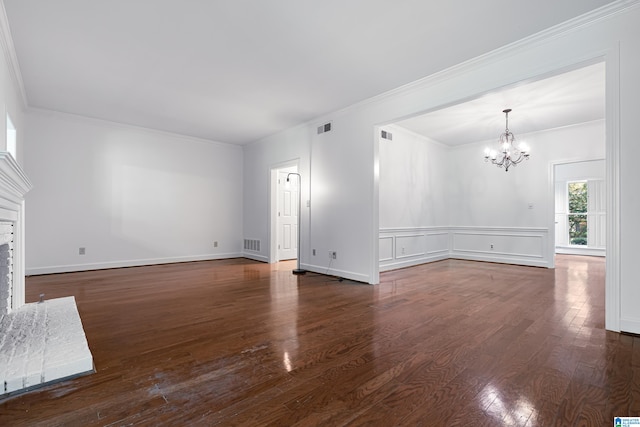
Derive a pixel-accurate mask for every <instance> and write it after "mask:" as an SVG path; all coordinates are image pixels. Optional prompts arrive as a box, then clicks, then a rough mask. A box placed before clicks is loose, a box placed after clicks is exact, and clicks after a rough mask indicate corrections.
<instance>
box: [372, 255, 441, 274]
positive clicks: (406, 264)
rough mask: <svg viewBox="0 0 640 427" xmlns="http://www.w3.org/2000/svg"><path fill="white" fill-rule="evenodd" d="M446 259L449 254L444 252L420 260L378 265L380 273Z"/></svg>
mask: <svg viewBox="0 0 640 427" xmlns="http://www.w3.org/2000/svg"><path fill="white" fill-rule="evenodd" d="M448 258H450V256H449V253H448V252H445V253H441V254H438V255H431V256H423V257H420V258H413V259H405V260H400V261H398V260H396V261H393V262H385V263H380V272H383V271H391V270H397V269H399V268H407V267H413V266H416V265H420V264H427V263H429V262H436V261H442V260H443V259H448Z"/></svg>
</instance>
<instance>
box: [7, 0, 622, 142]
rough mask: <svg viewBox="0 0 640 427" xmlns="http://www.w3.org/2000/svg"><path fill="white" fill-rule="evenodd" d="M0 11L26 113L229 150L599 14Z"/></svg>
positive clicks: (454, 6)
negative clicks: (169, 135) (120, 126)
mask: <svg viewBox="0 0 640 427" xmlns="http://www.w3.org/2000/svg"><path fill="white" fill-rule="evenodd" d="M0 1H3V3H4V7H5V9H6V14H7V17H8V21H9V25H10V29H11V34H12V37H13V42H14V46H15V50H16V56H17V58H18V63H19V66H20V69H21V74H22V78H23V82H24V87H25V92H26V98H27V102H28V105H29V106H30V107H36V108H44V109H51V110H56V111H62V112H67V113H72V114H78V115H83V116H88V117H94V118H99V119H104V120H110V121H115V122H120V123H126V124H132V125H137V126H143V127H148V128H153V129H159V130H164V131H169V132H174V133H178V134H183V135H190V136H194V137H200V138H205V139H209V140H215V141H220V142H227V143H233V144H244V143H248V142H252V141H255V140H257V139H259V138H262V137H265V136H268V135H271V134H274V133H276V132H278V131H281V130H283V129H286V128H289V127H292V126H296V125H298V124H300V123H304V122H307V121H309V120H311V119H313V118H315V117H318V116H321V115H323V114H326V113H329V112H331V111H335V110H338V109H341V108H344V107H346V106H349V105H351V104H354V103H356V102H358V101H361V100H364V99H367V98H370V97H372V96H375V95H378V94H380V93H383V92H385V91H388V90H391V89H394V88H397V87H399V86H402V85H404V84H407V83H410V82H412V81H415V80H417V79H420V78H422V77H425V76H428V75H430V74H433V73H435V72H438V71H441V70H443V69H446V68H448V67H451V66H453V65H455V64H458V63H460V62H463V61H465V60H468V59H470V58H473V57H476V56H478V55H481V54H483V53H486V52H489V51H491V50H494V49H496V48H499V47H501V46H504V45H507V44H509V43H511V42H514V41H516V40H519V39H522V38H524V37H526V36H529V35H531V34H534V33H536V32H539V31H541V30H543V29H545V28H548V27H551V26H553V25H556V24H559V23H561V22H564V21H566V20H568V19H570V18H573V17H575V16H578V15H581V14H584V13H586V12H588V11H590V10H593V9H596V8H598V7H601V6H603V5H606V4H608V3H611V2H612V0H563V1H557V0H539V1H535V2H533V1H512V0H485V1H482V2H479V1H477V0H457V1H425V0H400V1H394V2H392V1H389V0H347V1H344V0H324V1H322V2H321V3H320V2H317V1H314V0H269V1H264V0H233V1H231V0H228V1H225V0H209V1H205V0H180V1H178V0H108V1H107V0H103V1H99V0H92V1H87V0H56V1H51V0H0ZM512 108H514V117H513V118H514V124H515V121H516V120H517V119H516V118H517V114H518V110H516V108H518V106H516V105H513V106H512ZM501 110H502V107H500V108H499V109H498V111H497V112H492V113H491V114H492V115H493V114H496V115H498V116H499V115H500V111H501ZM487 114H489V113H487Z"/></svg>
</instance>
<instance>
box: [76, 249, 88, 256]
mask: <svg viewBox="0 0 640 427" xmlns="http://www.w3.org/2000/svg"><path fill="white" fill-rule="evenodd" d="M85 253H87V249H86V248H78V255H84V254H85Z"/></svg>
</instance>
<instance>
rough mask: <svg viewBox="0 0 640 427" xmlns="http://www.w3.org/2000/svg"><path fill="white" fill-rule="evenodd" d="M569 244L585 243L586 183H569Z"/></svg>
mask: <svg viewBox="0 0 640 427" xmlns="http://www.w3.org/2000/svg"><path fill="white" fill-rule="evenodd" d="M568 217H569V244H571V245H585V246H586V245H587V183H586V182H570V183H569V215H568Z"/></svg>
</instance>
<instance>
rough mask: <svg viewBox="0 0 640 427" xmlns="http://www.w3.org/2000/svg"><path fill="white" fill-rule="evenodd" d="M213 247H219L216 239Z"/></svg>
mask: <svg viewBox="0 0 640 427" xmlns="http://www.w3.org/2000/svg"><path fill="white" fill-rule="evenodd" d="M213 247H214V248H217V247H218V241H217V240H216V241H215V242H213Z"/></svg>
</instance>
